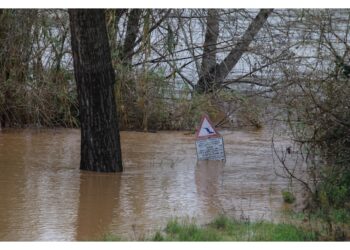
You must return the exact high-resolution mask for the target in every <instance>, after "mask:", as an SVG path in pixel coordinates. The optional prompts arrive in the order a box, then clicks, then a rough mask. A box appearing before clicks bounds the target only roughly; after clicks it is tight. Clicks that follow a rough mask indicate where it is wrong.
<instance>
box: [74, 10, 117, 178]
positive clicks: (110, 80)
mask: <svg viewBox="0 0 350 250" xmlns="http://www.w3.org/2000/svg"><path fill="white" fill-rule="evenodd" d="M69 17H70V28H71V34H72V38H71V39H72V52H73V60H74V73H75V80H76V83H77V90H78V100H79V110H80V123H81V161H80V169H83V170H92V171H98V172H116V171H122V170H123V167H122V155H121V149H120V137H119V128H118V118H117V113H116V112H117V110H116V102H115V97H114V83H115V74H114V70H113V67H112V63H111V54H110V48H109V44H108V36H107V29H106V24H105V14H104V10H97V9H95V10H88V9H84V10H76V9H74V10H69Z"/></svg>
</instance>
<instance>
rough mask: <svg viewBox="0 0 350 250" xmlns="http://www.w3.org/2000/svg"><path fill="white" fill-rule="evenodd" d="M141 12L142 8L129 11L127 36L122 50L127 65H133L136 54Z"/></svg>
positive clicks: (123, 60) (123, 59) (124, 62)
mask: <svg viewBox="0 0 350 250" xmlns="http://www.w3.org/2000/svg"><path fill="white" fill-rule="evenodd" d="M141 14H142V10H141V9H132V10H131V11H130V13H129V18H128V25H127V28H126V36H125V41H124V46H123V51H122V62H123V64H124V65H125V66H131V64H132V56H133V54H134V48H135V42H136V38H137V34H138V32H139V25H140V19H141Z"/></svg>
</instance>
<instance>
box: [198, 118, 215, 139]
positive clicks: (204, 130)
mask: <svg viewBox="0 0 350 250" xmlns="http://www.w3.org/2000/svg"><path fill="white" fill-rule="evenodd" d="M220 136H221V135H220V134H219V132H218V131H216V129H215V128H214V126H213V124H212V123H211V121H210V120H209V117H208V116H207V115H203V116H202V120H201V124H200V126H199V129H198V130H197V133H196V138H197V139H201V138H209V137H220Z"/></svg>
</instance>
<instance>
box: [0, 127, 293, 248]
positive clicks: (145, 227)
mask: <svg viewBox="0 0 350 250" xmlns="http://www.w3.org/2000/svg"><path fill="white" fill-rule="evenodd" d="M223 135H224V140H225V151H226V157H227V160H226V162H220V161H212V162H209V161H201V162H197V160H196V150H195V145H194V136H193V135H186V134H185V133H184V132H158V133H139V132H122V133H121V139H122V151H123V160H124V167H125V171H124V172H123V173H116V174H101V173H91V172H84V171H80V170H79V161H80V159H79V157H80V153H79V150H80V132H79V130H74V129H56V130H14V129H11V130H4V131H1V132H0V201H1V205H0V240H10V241H11V240H96V239H100V238H101V236H102V235H104V234H107V233H113V234H116V235H119V236H121V237H122V238H127V239H140V238H142V237H144V236H146V235H148V234H149V233H150V232H152V231H154V230H155V229H161V228H163V227H164V226H165V224H166V222H167V221H168V220H169V219H171V218H174V217H180V218H195V219H196V220H197V221H198V222H199V223H206V222H208V221H210V220H211V219H212V218H213V217H215V216H216V215H218V214H219V213H226V214H228V215H230V216H236V217H241V218H249V219H252V220H255V219H267V220H273V219H275V218H277V214H278V212H279V210H280V209H281V208H282V206H283V205H282V200H281V195H280V190H281V189H282V188H284V187H286V186H287V184H288V183H287V182H286V180H283V179H281V178H279V177H277V176H276V175H275V174H274V169H273V162H272V157H271V154H272V153H271V145H270V134H269V133H268V132H267V131H264V130H260V131H234V132H225V131H224V132H223Z"/></svg>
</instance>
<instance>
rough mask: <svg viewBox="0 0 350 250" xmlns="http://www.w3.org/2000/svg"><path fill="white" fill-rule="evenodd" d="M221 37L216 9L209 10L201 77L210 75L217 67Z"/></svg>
mask: <svg viewBox="0 0 350 250" xmlns="http://www.w3.org/2000/svg"><path fill="white" fill-rule="evenodd" d="M218 37H219V16H218V11H217V10H216V9H209V10H208V16H207V30H206V32H205V40H204V44H203V57H202V65H201V70H200V76H205V75H206V74H208V73H209V71H210V69H211V68H212V67H215V65H216V44H217V40H218Z"/></svg>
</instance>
